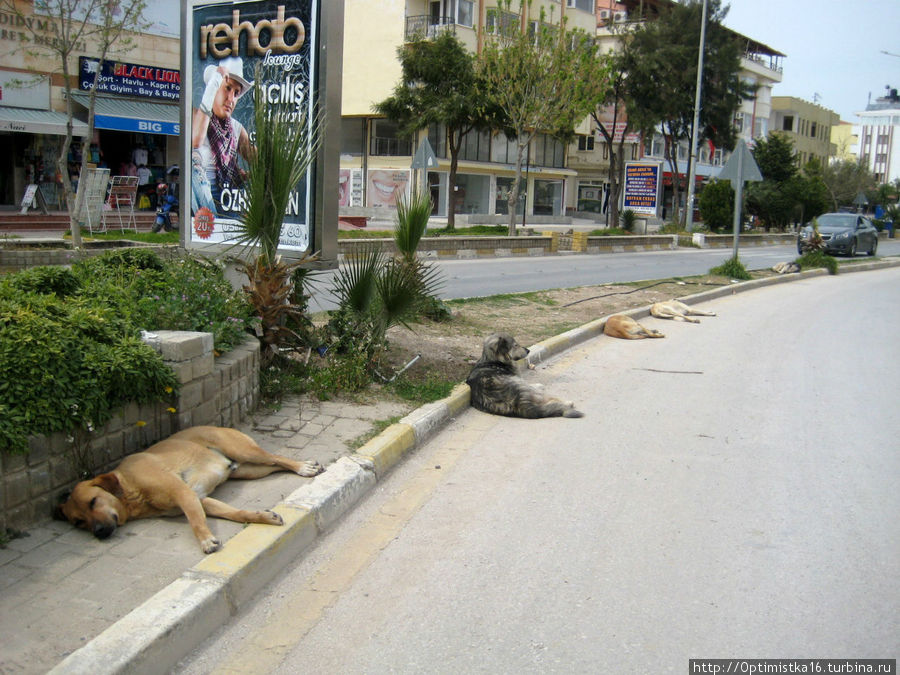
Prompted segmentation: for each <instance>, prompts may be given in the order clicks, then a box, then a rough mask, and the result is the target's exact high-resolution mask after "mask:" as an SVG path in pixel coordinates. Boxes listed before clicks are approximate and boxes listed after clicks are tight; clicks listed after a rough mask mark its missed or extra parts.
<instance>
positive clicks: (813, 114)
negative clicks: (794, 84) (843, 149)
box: [771, 96, 841, 168]
mask: <svg viewBox="0 0 900 675" xmlns="http://www.w3.org/2000/svg"><path fill="white" fill-rule="evenodd" d="M840 121H841V118H840V116H839V115H838V114H837V113H835V112H833V111H831V110H828V109H827V108H823V107H822V106H820V105H818V104H816V103H810V102H809V101H804V100H803V99H799V98H794V97H793V96H775V97H773V98H772V118H771V130H772V131H773V132H775V131H777V132H779V133H781V134H784V135H785V136H787V137H788V138H789V139H790V140H791V142H792V143H793V145H794V152H795V153H796V159H797V165H798V166H799V167H801V168H802V167H804V166H806V164H807V162H809V161H810V160H813V159H815V160H817V161H818V162H819V164H820V165H821V166H827V165H828V163H829V162H830V161H831V159H832V158H833V157H834V156H835V155H836V154H837V145H836V144H835V143H834V141H833V140H832V134H833V133H834V129H835V128H837V127H838V126H839V125H840Z"/></svg>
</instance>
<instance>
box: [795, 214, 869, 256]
mask: <svg viewBox="0 0 900 675" xmlns="http://www.w3.org/2000/svg"><path fill="white" fill-rule="evenodd" d="M816 222H817V224H818V228H819V234H820V235H821V236H822V241H823V242H824V243H825V253H828V254H833V255H848V256H851V257H852V256H855V255H856V254H857V253H859V252H865V253H867V254H868V255H875V251H876V250H877V249H878V230H876V229H875V226H874V225H873V224H872V221H871V220H869V219H868V218H866V217H865V216H861V215H859V214H856V213H823V214H822V215H821V216H819V217H818V218H816ZM812 233H813V228H812V225H811V224H810V225H807V226H806V227H804V228H802V229H801V230H800V234H799V235H798V237H797V253H800V254H803V252H804V250H805V249H806V242H807V241H808V240H809V238H810V237H811V236H812Z"/></svg>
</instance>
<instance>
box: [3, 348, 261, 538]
mask: <svg viewBox="0 0 900 675" xmlns="http://www.w3.org/2000/svg"><path fill="white" fill-rule="evenodd" d="M144 340H145V342H147V344H149V345H151V346H152V347H153V348H154V349H156V351H157V352H159V353H160V355H161V356H162V358H163V360H164V361H165V363H166V364H167V365H169V366H170V367H171V368H172V370H173V371H174V372H175V375H176V376H177V378H178V381H179V382H180V383H181V390H180V392H179V395H178V396H177V397H173V400H172V401H170V402H162V403H153V404H144V405H137V404H128V405H126V406H124V407H123V408H121V409H120V410H119V411H118V412H117V413H116V414H115V415H114V416H113V418H112V419H111V420H110V421H109V423H107V424H106V425H105V426H104V427H103V428H102V429H98V430H96V431H95V432H93V433H90V434H88V433H84V434H76V435H75V436H69V435H67V434H65V433H54V434H51V435H50V436H33V437H31V438H30V439H29V452H28V453H27V454H9V453H5V452H2V453H0V532H4V531H5V530H6V529H13V530H23V529H27V528H29V527H31V526H33V525H35V524H37V523H39V522H41V521H43V520H46V519H48V518H50V515H51V512H52V509H53V506H54V505H55V504H56V503H57V501H58V497H59V495H60V494H61V493H63V492H65V491H66V490H69V489H71V488H72V486H73V485H74V484H75V483H76V482H77V481H78V480H81V479H82V478H83V477H85V476H86V475H91V476H93V475H96V474H98V473H102V472H104V471H109V470H110V469H112V468H113V467H114V466H116V465H117V464H118V463H119V462H120V461H121V460H122V458H123V457H125V456H126V455H129V454H132V453H134V452H139V451H141V450H144V449H146V448H147V447H148V446H150V445H152V444H153V443H155V442H156V441H158V440H160V439H163V438H166V437H167V436H169V435H171V434H172V433H174V432H176V431H178V430H179V429H184V428H187V427H190V426H196V425H202V424H211V425H215V426H226V427H227V426H233V425H235V424H238V423H239V422H241V421H242V420H243V419H245V418H246V417H247V415H248V414H249V413H250V412H252V410H253V409H254V408H255V407H256V404H257V402H258V400H259V341H258V340H256V339H255V338H248V339H247V340H246V341H245V342H244V343H243V344H241V345H239V346H238V347H236V348H235V349H232V350H231V351H229V352H227V353H226V354H223V355H222V356H219V357H215V356H214V354H213V336H212V335H211V334H210V333H192V332H182V331H158V332H157V333H148V334H145V338H144Z"/></svg>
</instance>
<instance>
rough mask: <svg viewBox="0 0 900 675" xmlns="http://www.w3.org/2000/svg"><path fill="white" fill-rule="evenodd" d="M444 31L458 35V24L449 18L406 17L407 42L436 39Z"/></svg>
mask: <svg viewBox="0 0 900 675" xmlns="http://www.w3.org/2000/svg"><path fill="white" fill-rule="evenodd" d="M444 31H450V32H451V33H456V24H455V23H453V20H452V19H451V18H450V17H449V16H431V15H430V14H429V15H426V16H408V17H406V41H407V42H412V41H414V40H425V39H428V38H435V37H437V36H438V35H440V34H441V33H442V32H444Z"/></svg>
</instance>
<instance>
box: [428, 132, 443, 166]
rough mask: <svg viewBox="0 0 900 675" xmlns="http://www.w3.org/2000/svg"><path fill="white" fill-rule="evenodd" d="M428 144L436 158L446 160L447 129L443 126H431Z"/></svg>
mask: <svg viewBox="0 0 900 675" xmlns="http://www.w3.org/2000/svg"><path fill="white" fill-rule="evenodd" d="M428 142H429V143H431V149H432V150H434V155H435V157H440V158H441V159H446V157H447V127H445V126H444V125H443V124H431V125H429V126H428Z"/></svg>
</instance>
